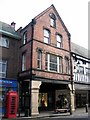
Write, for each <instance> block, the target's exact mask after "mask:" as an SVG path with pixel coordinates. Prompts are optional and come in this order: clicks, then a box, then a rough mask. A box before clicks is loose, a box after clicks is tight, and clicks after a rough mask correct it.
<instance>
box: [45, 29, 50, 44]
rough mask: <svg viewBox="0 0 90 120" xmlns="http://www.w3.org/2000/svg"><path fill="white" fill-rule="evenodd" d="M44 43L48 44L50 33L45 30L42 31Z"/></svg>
mask: <svg viewBox="0 0 90 120" xmlns="http://www.w3.org/2000/svg"><path fill="white" fill-rule="evenodd" d="M44 42H45V43H50V31H49V30H47V29H44Z"/></svg>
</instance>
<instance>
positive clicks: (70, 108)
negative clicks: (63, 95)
mask: <svg viewBox="0 0 90 120" xmlns="http://www.w3.org/2000/svg"><path fill="white" fill-rule="evenodd" d="M70 115H72V105H70Z"/></svg>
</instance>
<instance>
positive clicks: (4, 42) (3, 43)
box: [0, 37, 9, 48]
mask: <svg viewBox="0 0 90 120" xmlns="http://www.w3.org/2000/svg"><path fill="white" fill-rule="evenodd" d="M0 46H2V47H7V48H8V47H9V40H8V38H6V37H0Z"/></svg>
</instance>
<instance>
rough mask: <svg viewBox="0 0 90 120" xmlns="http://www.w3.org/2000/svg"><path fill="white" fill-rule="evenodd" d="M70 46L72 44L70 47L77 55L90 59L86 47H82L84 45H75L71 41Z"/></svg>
mask: <svg viewBox="0 0 90 120" xmlns="http://www.w3.org/2000/svg"><path fill="white" fill-rule="evenodd" d="M71 46H72V48H71V49H72V53H74V54H77V55H79V56H81V57H85V58H88V59H90V55H89V52H88V49H86V48H84V47H82V46H80V45H77V44H75V43H73V42H72V45H71Z"/></svg>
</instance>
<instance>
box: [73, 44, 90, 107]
mask: <svg viewBox="0 0 90 120" xmlns="http://www.w3.org/2000/svg"><path fill="white" fill-rule="evenodd" d="M72 57H73V60H72V61H73V81H74V87H75V107H76V108H78V107H85V106H86V104H88V103H89V104H90V98H89V97H90V92H89V91H90V56H89V54H88V50H87V49H85V48H84V47H82V46H79V45H77V44H75V43H72Z"/></svg>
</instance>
